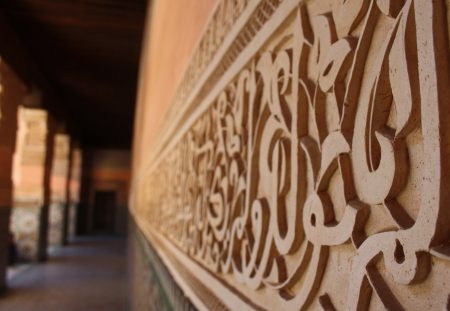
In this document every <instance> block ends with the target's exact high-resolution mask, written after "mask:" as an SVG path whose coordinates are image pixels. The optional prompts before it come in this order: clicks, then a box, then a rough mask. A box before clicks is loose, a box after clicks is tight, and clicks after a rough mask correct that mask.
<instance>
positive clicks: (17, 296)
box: [0, 237, 127, 311]
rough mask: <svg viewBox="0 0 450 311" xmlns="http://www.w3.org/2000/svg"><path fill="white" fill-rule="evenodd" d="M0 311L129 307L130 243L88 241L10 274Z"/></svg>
mask: <svg viewBox="0 0 450 311" xmlns="http://www.w3.org/2000/svg"><path fill="white" fill-rule="evenodd" d="M8 283H9V285H8V287H9V288H8V291H7V292H6V293H5V295H4V296H3V298H2V299H1V300H0V311H103V310H105V311H115V310H120V311H122V310H125V305H126V286H127V284H126V242H125V239H124V238H118V237H83V238H77V239H75V240H74V241H72V242H71V243H70V244H69V246H67V247H64V248H62V247H59V248H54V249H53V250H51V251H50V252H49V260H48V262H46V263H45V264H31V265H27V266H20V267H16V268H14V269H13V270H12V271H9V282H8Z"/></svg>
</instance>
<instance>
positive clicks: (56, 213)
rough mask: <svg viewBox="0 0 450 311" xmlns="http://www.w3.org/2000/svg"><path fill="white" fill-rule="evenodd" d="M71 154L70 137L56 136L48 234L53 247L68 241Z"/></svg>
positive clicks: (64, 135)
mask: <svg viewBox="0 0 450 311" xmlns="http://www.w3.org/2000/svg"><path fill="white" fill-rule="evenodd" d="M70 154H71V153H70V136H69V135H67V134H61V133H59V134H56V135H55V137H54V157H53V164H52V173H51V182H50V206H49V207H50V210H49V232H48V242H49V244H50V245H52V246H57V245H64V244H65V241H66V232H67V230H66V227H67V226H66V224H67V211H68V207H67V205H68V184H69V178H70V176H69V174H70Z"/></svg>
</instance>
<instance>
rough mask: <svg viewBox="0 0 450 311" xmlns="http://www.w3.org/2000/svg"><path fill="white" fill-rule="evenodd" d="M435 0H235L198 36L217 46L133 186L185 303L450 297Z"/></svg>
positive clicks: (421, 304) (445, 112)
mask: <svg viewBox="0 0 450 311" xmlns="http://www.w3.org/2000/svg"><path fill="white" fill-rule="evenodd" d="M225 2H230V3H231V2H232V1H224V3H225ZM223 7H226V4H223V5H222V6H220V8H221V9H222V10H223ZM249 7H251V8H253V9H254V11H252V12H250V13H249V11H248V10H247V9H248V8H249ZM446 11H447V7H446V3H445V1H429V0H405V1H394V0H392V1H389V0H347V1H331V0H330V1H324V0H316V1H314V0H312V1H289V0H284V1H261V2H259V1H248V2H247V1H246V2H245V3H244V4H243V5H242V7H239V12H240V15H239V16H236V15H233V16H234V17H233V18H235V19H236V23H235V24H234V25H229V24H227V28H226V29H227V33H228V34H229V36H234V37H227V33H222V32H219V31H217V27H219V26H217V22H216V24H215V25H216V26H215V27H216V28H214V29H216V32H217V33H219V34H220V40H218V41H214V40H213V39H211V38H208V39H204V40H208V41H207V42H218V44H219V45H220V46H219V48H218V50H217V51H216V50H214V53H215V54H214V55H222V57H223V58H222V59H219V60H218V61H217V62H213V61H210V62H209V63H208V66H212V67H211V68H206V69H204V71H202V72H204V77H202V76H201V74H200V73H199V74H198V79H197V80H195V81H193V82H192V83H194V86H193V87H192V88H190V89H188V91H189V92H192V93H189V94H187V95H186V96H184V97H183V98H184V99H185V101H183V102H180V103H178V104H177V105H178V107H184V108H183V109H181V108H180V110H179V112H180V115H179V116H177V117H174V116H172V117H171V118H169V119H168V124H167V126H165V127H164V129H165V131H166V132H164V133H162V134H161V137H163V138H162V142H161V143H160V144H158V145H157V147H156V149H155V150H154V151H153V152H152V154H151V156H150V157H149V159H148V163H149V164H148V167H146V169H145V170H143V171H142V172H141V175H140V176H139V180H140V182H139V183H138V188H137V189H136V190H135V201H134V203H133V206H134V209H133V213H134V215H135V218H136V221H137V223H138V225H139V227H140V228H141V230H142V231H143V233H144V234H145V235H146V237H147V238H148V239H149V241H150V242H151V243H152V245H153V246H154V247H155V249H156V251H157V252H158V254H159V256H160V257H161V258H162V260H163V262H164V263H165V264H166V265H167V267H168V269H169V270H170V271H171V273H172V274H173V275H174V278H175V280H176V281H177V282H178V283H179V285H180V286H181V287H182V288H183V290H184V291H185V293H186V295H187V296H188V297H189V298H190V299H191V300H192V302H193V303H194V305H196V306H197V307H198V308H200V309H202V308H208V306H207V302H206V301H207V300H208V299H209V298H210V299H218V300H219V301H221V303H222V304H223V305H225V306H226V307H227V308H229V309H233V310H243V309H268V310H307V309H311V310H317V309H320V308H322V309H324V310H334V309H336V310H369V309H370V310H383V309H389V310H425V309H429V310H444V309H446V308H448V307H449V306H448V303H449V295H450V262H449V260H450V246H449V245H450V244H449V240H450V239H449V237H450V234H449V233H450V208H449V206H450V202H449V199H450V197H449V189H450V188H449V180H450V179H449V174H450V167H449V166H450V160H449V151H450V149H449V148H450V144H449V142H450V141H449V139H450V131H449V128H448V127H449V123H450V122H449V121H450V120H449V119H448V118H449V116H450V114H449V112H450V111H449V110H450V104H449V101H448V98H449V95H450V94H449V92H450V90H449V86H450V84H449V81H450V80H449V74H450V70H449V67H448V59H449V53H448V52H449V45H448V33H447V29H448V26H447V19H446V16H445V13H446ZM265 12H267V13H265ZM224 14H225V13H224ZM261 14H262V15H261ZM264 14H266V15H264ZM216 15H217V14H216ZM231 15H232V14H231ZM261 16H263V17H264V18H262V17H261ZM257 18H262V19H261V21H262V22H261V23H260V25H259V26H258V27H257V28H252V27H253V26H252V25H254V24H253V23H252V20H255V19H257ZM233 27H234V28H233ZM236 27H241V28H236ZM219 28H220V27H219ZM242 34H251V36H250V35H245V36H244V35H242ZM205 36H213V34H211V33H210V31H207V32H206V33H205ZM244 37H245V38H246V39H245V40H244V39H242V38H244ZM230 38H231V39H230ZM202 42H203V41H202ZM226 42H233V44H228V45H226V46H224V44H225V43H226ZM200 48H204V47H202V46H200ZM236 48H238V49H237V50H235V49H236ZM221 49H222V50H221ZM233 51H234V52H233ZM198 53H200V52H197V54H198ZM233 53H234V54H236V55H233ZM197 54H195V55H197ZM230 55H231V56H230ZM227 57H232V58H230V59H229V58H227ZM211 59H214V58H213V56H211V57H209V58H208V60H211ZM197 61H199V60H198V57H197V56H195V57H194V59H193V64H194V65H195V62H197ZM221 62H227V63H226V64H227V65H226V66H225V65H221V64H222V63H221ZM192 66H193V65H192V64H191V67H192ZM202 66H203V65H202ZM214 66H216V67H214ZM202 68H203V67H202ZM214 73H216V74H214ZM217 73H220V74H217ZM197 81H198V83H199V85H195V83H197ZM177 120H178V121H177ZM169 121H170V122H169ZM164 139H166V140H164ZM192 284H194V285H195V284H199V285H195V286H194V287H193V285H192ZM194 288H196V289H194ZM208 297H209V298H208Z"/></svg>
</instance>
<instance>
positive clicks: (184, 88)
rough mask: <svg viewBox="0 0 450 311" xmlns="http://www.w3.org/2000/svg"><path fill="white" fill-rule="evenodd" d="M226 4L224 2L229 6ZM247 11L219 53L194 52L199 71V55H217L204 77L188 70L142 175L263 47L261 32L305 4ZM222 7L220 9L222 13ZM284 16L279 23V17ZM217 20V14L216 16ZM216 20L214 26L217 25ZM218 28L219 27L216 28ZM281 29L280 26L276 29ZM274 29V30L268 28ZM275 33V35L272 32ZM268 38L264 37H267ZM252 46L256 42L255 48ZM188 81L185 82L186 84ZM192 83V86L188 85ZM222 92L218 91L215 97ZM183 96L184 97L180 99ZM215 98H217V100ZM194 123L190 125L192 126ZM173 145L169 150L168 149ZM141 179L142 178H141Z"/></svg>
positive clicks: (251, 6) (275, 1) (268, 1)
mask: <svg viewBox="0 0 450 311" xmlns="http://www.w3.org/2000/svg"><path fill="white" fill-rule="evenodd" d="M227 1H229V0H226V1H224V2H227ZM248 1H249V2H248V3H247V5H246V7H245V9H243V10H242V11H241V14H240V16H239V18H238V19H237V20H236V22H235V23H234V25H233V27H232V28H231V29H230V30H229V33H228V34H227V36H226V37H224V39H223V41H222V45H221V46H220V47H219V48H218V49H217V51H216V52H215V53H212V52H208V53H207V52H204V51H202V50H203V49H205V48H207V47H208V45H202V44H200V45H199V46H198V48H197V50H196V51H195V52H194V57H193V59H192V64H190V65H189V67H188V68H191V67H192V68H196V67H197V66H198V63H197V62H196V60H197V59H198V57H197V55H201V54H208V55H214V57H212V58H211V59H210V61H209V62H208V66H206V67H205V69H204V70H203V71H202V70H199V72H201V74H198V79H197V80H194V79H193V77H194V76H193V75H192V73H191V71H190V70H189V69H187V70H186V72H185V74H184V75H183V78H182V80H181V82H180V84H179V86H178V87H177V91H176V93H175V96H174V99H173V100H172V103H171V105H170V107H169V111H168V112H167V113H166V116H165V118H164V120H165V121H164V124H163V125H162V127H161V131H160V133H158V135H157V137H158V140H156V141H155V143H154V145H153V146H151V150H150V152H149V157H148V160H147V162H145V163H144V165H143V167H144V170H143V171H142V173H141V174H148V170H147V169H149V168H150V170H152V168H151V167H154V166H155V165H156V162H159V160H160V159H161V157H160V155H161V154H162V152H163V151H165V150H166V149H170V148H171V147H173V143H174V142H176V141H178V139H179V137H178V136H179V135H177V134H180V133H184V132H186V131H187V128H186V126H184V125H186V124H187V123H189V124H191V123H192V121H194V120H195V119H196V118H197V117H193V116H192V115H193V114H194V112H195V113H196V114H197V112H199V111H202V112H203V111H204V109H205V108H203V107H201V108H200V106H205V105H204V103H205V102H207V105H209V104H211V102H212V100H213V98H212V96H211V93H212V92H211V91H212V89H213V88H214V89H217V86H218V85H225V84H226V83H228V82H229V81H230V80H231V79H232V78H233V76H234V75H235V74H237V72H238V71H239V70H240V69H241V67H242V66H238V67H237V66H236V63H240V61H241V60H242V58H243V54H246V55H247V56H246V57H245V58H246V59H247V60H249V59H250V58H251V57H252V56H253V55H254V53H256V52H257V50H258V49H259V48H260V47H261V45H262V44H263V43H264V42H265V40H267V39H268V37H267V38H262V36H261V30H262V29H263V28H269V27H273V25H272V24H273V22H272V23H270V24H271V26H269V27H267V24H268V23H269V21H270V20H277V23H278V25H279V24H281V22H283V21H284V18H286V16H288V15H289V14H290V13H291V12H292V10H293V9H294V8H295V7H296V6H297V5H298V4H299V3H300V2H302V1H303V0H248ZM220 8H221V6H219V8H218V9H220ZM280 15H281V16H282V19H281V20H280V18H279V17H277V16H280ZM214 16H217V13H215V14H214ZM214 21H216V20H215V19H214V18H213V19H212V21H211V23H213V24H214V23H215V22H214ZM210 27H213V26H208V27H207V29H206V31H205V34H206V33H209V32H208V31H209V29H210ZM214 27H217V26H214ZM276 27H278V26H276ZM269 29H275V28H269ZM270 32H272V31H270ZM264 37H265V36H264ZM252 42H254V43H253V44H252ZM248 46H251V49H250V50H249V51H247V50H248V49H247V47H248ZM199 67H200V68H203V67H202V66H199ZM185 81H186V82H185ZM187 81H191V82H189V83H188V82H187ZM218 92H219V91H216V93H214V94H216V95H217V93H218ZM181 94H182V95H181ZM216 95H215V96H216ZM189 121H191V122H189ZM170 144H171V145H170ZM169 145H170V146H169ZM138 179H140V177H138Z"/></svg>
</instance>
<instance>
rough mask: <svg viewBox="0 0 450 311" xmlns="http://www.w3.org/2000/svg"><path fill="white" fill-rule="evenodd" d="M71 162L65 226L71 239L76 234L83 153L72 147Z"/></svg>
mask: <svg viewBox="0 0 450 311" xmlns="http://www.w3.org/2000/svg"><path fill="white" fill-rule="evenodd" d="M71 157H72V161H71V168H70V180H69V188H68V194H69V199H68V201H69V216H68V224H67V230H68V232H67V236H68V237H69V238H70V237H73V236H75V234H76V226H77V215H78V205H79V203H80V188H81V171H82V161H83V153H82V151H81V149H80V148H78V147H76V146H75V147H74V148H73V149H72V156H71Z"/></svg>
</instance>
